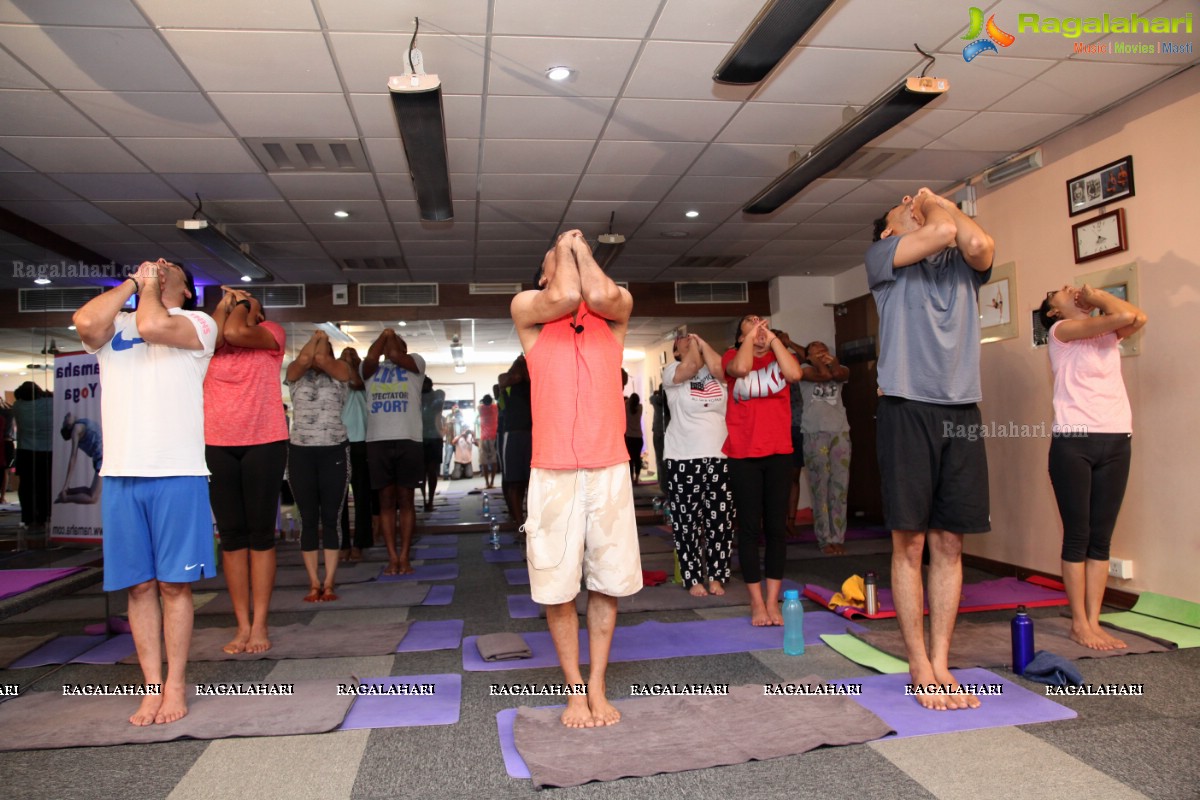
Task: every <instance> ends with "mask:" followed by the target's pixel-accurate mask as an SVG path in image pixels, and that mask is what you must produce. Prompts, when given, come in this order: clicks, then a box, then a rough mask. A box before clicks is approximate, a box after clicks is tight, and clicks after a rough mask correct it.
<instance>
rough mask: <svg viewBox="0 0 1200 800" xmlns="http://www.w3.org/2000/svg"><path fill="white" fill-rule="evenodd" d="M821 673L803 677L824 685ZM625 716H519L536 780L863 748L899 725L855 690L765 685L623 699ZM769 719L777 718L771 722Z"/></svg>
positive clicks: (541, 712)
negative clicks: (606, 721) (596, 720)
mask: <svg viewBox="0 0 1200 800" xmlns="http://www.w3.org/2000/svg"><path fill="white" fill-rule="evenodd" d="M823 682H824V681H823V680H822V679H821V678H819V677H817V676H809V677H807V678H803V679H801V680H800V681H797V683H808V684H813V685H817V684H820V683H823ZM616 705H617V708H618V709H619V710H620V712H621V721H620V723H618V724H617V725H613V726H610V727H606V728H591V729H573V728H567V727H564V726H563V724H562V722H561V721H560V719H559V715H560V714H561V713H562V710H561V708H527V707H522V708H521V709H519V710H518V712H517V718H516V721H515V723H514V725H513V735H514V739H515V741H516V745H517V750H518V751H519V752H520V754H521V757H522V758H523V759H524V760H525V763H526V764H527V765H528V766H529V772H530V775H531V777H532V778H533V783H534V785H535V786H579V785H581V784H584V783H588V782H589V781H611V780H616V779H617V778H627V777H644V776H648V775H658V774H660V773H665V772H684V771H686V770H693V769H706V768H708V767H720V766H726V765H729V764H742V763H745V762H747V761H762V760H765V759H768V758H778V757H780V756H788V755H795V754H797V753H804V752H807V751H808V750H812V749H814V748H816V747H821V746H823V745H847V744H860V743H862V742H869V741H872V740H874V739H879V738H881V737H883V736H886V735H887V734H889V733H891V732H892V728H891V727H890V726H889V725H888V724H887V723H886V722H884V721H883V720H882V719H880V718H879V717H877V716H876V715H875V714H873V713H871V712H870V711H868V710H866V709H865V708H863V707H862V706H860V705H859V704H858V703H856V702H854V700H853V699H851V698H850V697H846V696H837V695H831V696H778V697H776V696H771V697H767V696H764V694H763V686H762V684H753V685H749V686H733V687H730V689H729V695H728V696H725V697H708V696H700V697H645V698H634V699H630V700H625V701H621V702H618V703H617V704H616ZM764 720H769V721H770V722H769V724H766V727H764Z"/></svg>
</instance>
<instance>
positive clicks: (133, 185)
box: [51, 172, 179, 200]
mask: <svg viewBox="0 0 1200 800" xmlns="http://www.w3.org/2000/svg"><path fill="white" fill-rule="evenodd" d="M51 177H53V178H54V179H55V180H56V181H58V182H59V183H61V184H62V185H63V186H66V187H67V188H69V189H71V190H72V191H74V192H76V193H78V194H79V196H80V197H83V198H84V199H85V200H178V199H179V192H177V191H175V190H174V189H172V188H171V187H170V186H168V185H167V184H166V182H164V181H163V179H162V178H160V177H158V176H157V175H150V174H148V173H144V172H143V173H136V174H132V175H130V174H126V173H116V174H112V173H96V172H93V173H83V174H78V173H76V174H66V175H64V174H56V175H52V176H51Z"/></svg>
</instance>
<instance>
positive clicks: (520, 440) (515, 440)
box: [503, 431, 533, 483]
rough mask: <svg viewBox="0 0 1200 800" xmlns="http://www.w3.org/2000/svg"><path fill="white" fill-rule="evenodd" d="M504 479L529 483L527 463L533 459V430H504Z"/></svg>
mask: <svg viewBox="0 0 1200 800" xmlns="http://www.w3.org/2000/svg"><path fill="white" fill-rule="evenodd" d="M503 461H504V480H506V481H509V482H511V483H529V464H530V462H531V461H533V432H532V431H506V432H505V434H504V458H503Z"/></svg>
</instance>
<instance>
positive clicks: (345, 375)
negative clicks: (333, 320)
mask: <svg viewBox="0 0 1200 800" xmlns="http://www.w3.org/2000/svg"><path fill="white" fill-rule="evenodd" d="M314 336H315V337H316V339H317V343H316V346H315V347H314V348H313V360H312V364H313V366H314V367H316V368H317V369H319V370H321V372H324V373H325V374H326V375H328V376H329V377H331V378H333V379H334V380H335V381H341V382H342V383H351V382H352V381H351V379H352V378H353V377H354V370H352V369H350V365H349V364H347V363H346V362H345V361H342V360H340V359H337V358H334V357H333V345H331V344H330V343H329V335H328V334H326V333H325V331H317V332H316V333H315V334H314Z"/></svg>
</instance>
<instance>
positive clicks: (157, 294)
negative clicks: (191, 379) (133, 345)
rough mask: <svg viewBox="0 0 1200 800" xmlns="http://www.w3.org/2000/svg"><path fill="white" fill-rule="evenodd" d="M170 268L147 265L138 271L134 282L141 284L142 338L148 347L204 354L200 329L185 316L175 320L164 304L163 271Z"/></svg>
mask: <svg viewBox="0 0 1200 800" xmlns="http://www.w3.org/2000/svg"><path fill="white" fill-rule="evenodd" d="M164 269H169V267H167V266H165V265H163V264H161V263H158V264H152V263H151V262H149V261H147V262H145V263H143V264H142V265H141V266H140V267H138V271H137V273H136V274H135V275H134V278H136V279H137V281H138V283H139V284H141V287H142V291H141V293H140V294H139V295H138V307H137V312H136V313H137V329H138V336H140V337H142V339H143V340H145V342H146V343H147V344H161V345H166V346H167V347H178V348H180V349H183V350H203V349H204V343H203V342H201V341H200V336H199V335H198V334H197V333H196V326H195V325H193V324H192V322H191V320H189V319H187V318H185V317H182V316H174V317H173V316H171V315H170V314H169V313H168V312H167V307H166V306H164V305H163V301H162V270H164Z"/></svg>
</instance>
